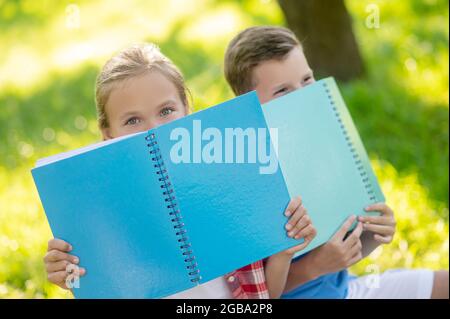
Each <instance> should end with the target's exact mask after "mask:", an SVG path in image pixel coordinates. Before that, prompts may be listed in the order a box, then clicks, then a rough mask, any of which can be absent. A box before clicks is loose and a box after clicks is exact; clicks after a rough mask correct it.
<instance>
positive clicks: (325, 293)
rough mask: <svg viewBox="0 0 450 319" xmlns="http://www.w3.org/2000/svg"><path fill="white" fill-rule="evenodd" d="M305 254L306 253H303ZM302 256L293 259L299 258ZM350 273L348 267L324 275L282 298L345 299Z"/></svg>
mask: <svg viewBox="0 0 450 319" xmlns="http://www.w3.org/2000/svg"><path fill="white" fill-rule="evenodd" d="M303 256H305V255H303ZM303 256H300V257H298V258H296V259H295V260H293V262H295V261H297V260H299V259H300V258H302V257H303ZM348 281H349V275H348V272H347V270H346V269H344V270H342V271H338V272H335V273H331V274H326V275H323V276H321V277H319V278H317V279H314V280H311V281H308V282H307V283H305V284H303V285H301V286H298V287H297V288H295V289H294V290H291V291H290V292H288V293H286V294H283V295H282V296H281V298H282V299H344V298H345V297H346V296H347V291H348Z"/></svg>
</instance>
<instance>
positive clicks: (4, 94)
mask: <svg viewBox="0 0 450 319" xmlns="http://www.w3.org/2000/svg"><path fill="white" fill-rule="evenodd" d="M346 3H347V6H348V8H349V11H350V13H351V14H352V16H353V25H354V29H355V33H356V36H357V39H358V42H359V46H360V48H361V51H362V54H363V57H364V60H365V62H366V70H367V72H366V76H365V77H364V78H362V79H358V80H355V81H352V82H351V83H345V84H344V83H341V84H340V87H341V88H342V91H343V93H344V97H345V99H346V101H347V104H348V106H349V108H350V111H351V113H352V115H353V118H354V120H355V122H356V125H357V127H358V129H359V131H360V133H361V136H362V139H363V141H364V143H365V146H366V148H367V150H368V152H369V154H370V155H371V159H372V163H373V165H374V168H375V171H376V173H377V176H378V177H379V180H380V182H381V184H382V187H383V190H384V192H385V194H386V197H387V200H388V203H389V204H390V205H391V206H392V207H393V208H394V210H395V212H396V216H397V219H398V232H397V235H396V238H395V240H394V242H393V243H392V244H390V245H388V246H384V247H383V248H380V249H377V250H376V251H375V252H374V253H373V254H372V256H370V257H369V258H367V259H365V260H364V261H362V262H360V263H359V264H357V265H356V266H354V267H353V268H352V271H353V272H354V273H356V274H360V275H362V274H366V273H370V272H371V271H373V269H372V268H370V267H369V266H371V265H374V264H375V265H376V266H377V267H379V270H381V271H382V270H386V269H389V268H403V267H414V268H416V267H417V268H419V267H420V268H423V267H427V268H431V269H440V268H448V256H449V251H448V105H449V104H448V93H449V92H448V2H447V1H445V0H426V1H424V0H412V1H388V0H378V1H367V0H347V1H346ZM370 3H375V4H377V5H378V7H379V9H380V28H378V29H370V28H368V27H367V26H366V24H365V20H366V19H367V16H368V14H369V13H368V12H367V11H366V9H367V5H368V4H370ZM78 17H79V21H78V20H77V19H78ZM74 19H75V20H74ZM74 21H75V25H74V24H73V23H74ZM77 21H78V22H79V25H78V26H77ZM284 23H285V22H284V18H283V15H282V12H281V11H280V9H279V7H278V5H277V3H276V2H275V1H274V0H246V1H232V0H227V1H223V0H220V1H219V0H189V1H181V0H170V1H153V0H152V1H142V0H141V1H139V0H133V1H126V2H123V1H118V0H114V1H99V0H95V1H77V2H76V4H75V6H74V2H69V1H65V0H63V1H51V0H44V1H32V0H23V1H9V0H0V30H1V32H0V45H1V49H0V298H2V297H6V298H50V297H61V298H70V294H69V293H67V292H65V291H63V290H61V289H59V288H58V287H56V286H54V285H51V284H49V283H48V282H47V281H46V274H45V271H44V265H43V262H42V257H43V255H44V254H45V251H46V246H47V241H48V239H49V238H51V232H50V229H49V227H48V224H47V221H46V219H45V214H44V212H43V210H42V207H41V204H40V201H39V198H38V195H37V192H36V190H35V187H34V184H33V182H32V179H31V175H30V169H31V168H32V167H33V165H34V162H35V161H36V159H38V158H41V157H44V156H48V155H51V154H55V153H58V152H62V151H67V150H70V149H73V148H76V147H80V146H83V145H86V144H90V143H93V142H95V141H97V140H99V138H100V136H99V133H98V131H97V124H96V119H95V104H94V83H95V77H96V74H97V72H98V70H99V68H100V67H101V65H102V64H103V63H104V62H105V61H106V59H108V58H109V57H110V56H111V55H112V54H113V53H114V52H115V51H117V50H119V49H121V48H123V47H125V46H127V45H129V44H130V43H134V42H142V41H154V42H155V43H157V44H158V45H159V46H160V47H161V49H162V51H163V52H164V53H165V54H166V55H168V56H169V57H170V58H171V59H172V60H173V61H174V62H175V63H176V64H177V65H178V66H179V67H180V68H181V70H182V71H183V73H184V74H185V76H186V79H187V83H188V85H189V87H190V89H191V91H192V93H193V105H192V108H193V110H194V111H197V110H200V109H202V108H205V107H208V106H211V105H214V104H215V103H218V102H221V101H223V100H226V99H228V98H231V97H232V93H231V91H230V90H229V89H228V87H227V85H226V82H225V81H224V79H223V75H222V59H223V54H224V51H225V48H226V45H227V43H228V41H229V40H230V39H231V38H232V37H233V35H235V34H236V33H237V32H238V31H239V30H241V29H243V28H245V27H247V26H251V25H255V24H278V25H283V24H284ZM331 58H332V57H331Z"/></svg>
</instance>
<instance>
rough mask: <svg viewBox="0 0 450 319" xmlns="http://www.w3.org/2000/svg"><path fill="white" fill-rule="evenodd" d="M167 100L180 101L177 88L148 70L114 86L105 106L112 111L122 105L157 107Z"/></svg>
mask: <svg viewBox="0 0 450 319" xmlns="http://www.w3.org/2000/svg"><path fill="white" fill-rule="evenodd" d="M168 101H172V102H179V101H180V97H179V94H178V90H177V88H176V87H175V85H174V84H173V83H172V82H171V81H170V80H169V79H167V78H166V77H165V76H164V75H162V74H160V73H159V72H149V73H147V74H144V75H141V76H138V77H134V78H130V79H128V80H127V81H126V82H125V83H123V84H122V85H119V86H117V87H116V88H114V89H113V90H112V91H111V93H110V97H109V99H108V103H107V108H108V109H110V110H111V111H113V110H114V109H116V108H120V107H123V106H124V105H127V106H130V107H131V106H139V107H142V106H145V107H150V106H153V107H157V106H159V105H161V104H163V103H165V102H168Z"/></svg>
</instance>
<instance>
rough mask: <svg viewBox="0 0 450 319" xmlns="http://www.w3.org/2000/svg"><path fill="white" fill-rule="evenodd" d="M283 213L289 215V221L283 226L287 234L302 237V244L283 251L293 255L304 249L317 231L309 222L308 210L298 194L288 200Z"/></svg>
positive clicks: (297, 237)
mask: <svg viewBox="0 0 450 319" xmlns="http://www.w3.org/2000/svg"><path fill="white" fill-rule="evenodd" d="M284 214H285V215H286V216H287V217H289V221H288V222H287V224H286V226H285V228H286V232H287V235H288V236H289V237H291V238H295V239H301V238H303V239H304V242H303V243H302V244H300V245H298V246H295V247H292V248H289V249H287V250H285V251H284V252H283V253H285V254H287V255H294V254H295V253H296V252H299V251H301V250H303V249H305V247H306V246H308V245H309V243H310V242H311V241H312V240H313V239H314V237H316V234H317V231H316V229H315V228H314V226H313V224H312V222H311V218H310V217H309V215H308V211H307V210H306V208H305V207H304V206H303V204H302V199H301V197H300V196H298V197H296V198H294V199H292V200H291V201H290V202H289V205H288V207H287V208H286V212H285V213H284Z"/></svg>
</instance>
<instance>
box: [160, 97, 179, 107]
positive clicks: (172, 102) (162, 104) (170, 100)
mask: <svg viewBox="0 0 450 319" xmlns="http://www.w3.org/2000/svg"><path fill="white" fill-rule="evenodd" d="M167 104H176V102H175V100H174V99H168V100H166V101H164V102H162V103H160V104H159V105H158V107H157V109H161V108H163V107H164V106H167Z"/></svg>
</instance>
